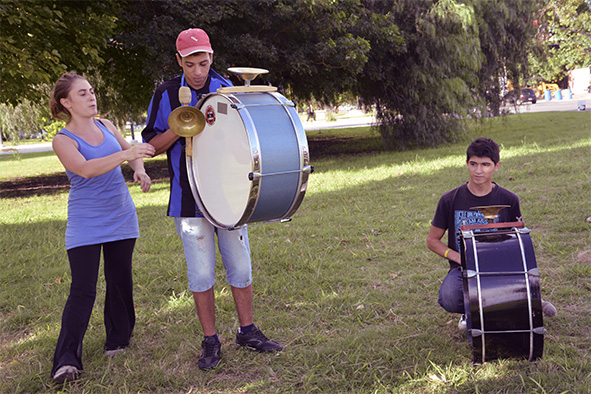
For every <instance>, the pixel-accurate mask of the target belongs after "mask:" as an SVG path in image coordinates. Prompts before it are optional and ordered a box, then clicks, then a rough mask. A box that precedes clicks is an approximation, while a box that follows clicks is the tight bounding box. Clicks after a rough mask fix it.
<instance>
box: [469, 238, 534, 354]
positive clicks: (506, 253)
mask: <svg viewBox="0 0 591 394" xmlns="http://www.w3.org/2000/svg"><path fill="white" fill-rule="evenodd" d="M461 240H462V250H461V255H462V268H463V287H464V306H465V310H466V318H467V330H468V337H469V340H470V343H471V345H472V351H473V357H474V362H475V363H483V362H485V361H490V360H494V359H499V358H525V359H528V360H529V361H534V360H535V359H537V358H539V357H541V356H542V353H543V348H544V335H543V332H544V330H543V316H542V301H541V293H540V279H539V271H538V268H537V264H536V258H535V254H534V249H533V245H532V241H531V237H530V235H529V230H527V229H525V231H524V230H518V229H510V230H499V229H495V230H493V231H474V232H472V231H470V232H462V234H461ZM476 273H478V275H477V274H476ZM534 330H535V332H534Z"/></svg>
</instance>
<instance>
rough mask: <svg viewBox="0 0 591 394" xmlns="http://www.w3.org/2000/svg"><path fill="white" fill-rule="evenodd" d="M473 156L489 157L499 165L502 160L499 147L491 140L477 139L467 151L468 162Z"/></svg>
mask: <svg viewBox="0 0 591 394" xmlns="http://www.w3.org/2000/svg"><path fill="white" fill-rule="evenodd" d="M472 156H476V157H488V158H490V159H491V160H492V161H493V163H495V164H497V163H498V162H499V161H500V160H501V159H500V154H499V145H498V144H497V143H496V142H494V141H493V140H491V139H490V138H482V137H481V138H476V139H475V140H474V141H472V143H471V144H470V145H469V146H468V149H467V150H466V162H467V161H468V160H470V158H471V157H472Z"/></svg>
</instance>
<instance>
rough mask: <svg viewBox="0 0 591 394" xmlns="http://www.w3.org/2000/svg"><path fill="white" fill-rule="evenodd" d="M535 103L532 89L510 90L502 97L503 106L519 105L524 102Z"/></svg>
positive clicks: (534, 94)
mask: <svg viewBox="0 0 591 394" xmlns="http://www.w3.org/2000/svg"><path fill="white" fill-rule="evenodd" d="M536 101H537V99H536V93H535V92H534V91H533V89H529V88H522V89H519V90H518V89H514V90H510V91H509V92H508V93H507V94H506V95H504V96H503V99H502V102H503V105H507V104H517V105H521V104H523V103H525V102H531V103H532V104H535V103H536Z"/></svg>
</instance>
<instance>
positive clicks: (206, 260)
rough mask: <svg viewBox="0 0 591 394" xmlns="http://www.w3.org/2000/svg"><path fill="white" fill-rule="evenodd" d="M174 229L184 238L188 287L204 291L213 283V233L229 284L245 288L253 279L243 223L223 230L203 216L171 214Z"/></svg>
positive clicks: (195, 290) (246, 235)
mask: <svg viewBox="0 0 591 394" xmlns="http://www.w3.org/2000/svg"><path fill="white" fill-rule="evenodd" d="M174 222H175V225H176V231H177V233H178V235H179V237H180V238H181V241H182V242H183V248H184V250H185V259H186V261H187V273H188V276H189V290H191V291H193V292H203V291H206V290H209V289H211V288H212V287H213V285H214V283H215V236H216V234H217V238H218V248H219V250H220V254H221V256H222V263H223V265H224V268H225V270H226V282H228V284H230V286H233V287H238V288H245V287H247V286H249V285H250V284H251V283H252V265H251V261H250V246H249V244H248V232H247V230H246V227H243V228H240V229H237V230H232V231H230V230H226V229H221V228H217V227H214V226H213V225H212V224H211V223H209V222H208V221H207V219H205V218H202V217H200V218H178V217H177V218H174Z"/></svg>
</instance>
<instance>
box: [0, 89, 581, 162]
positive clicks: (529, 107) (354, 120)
mask: <svg viewBox="0 0 591 394" xmlns="http://www.w3.org/2000/svg"><path fill="white" fill-rule="evenodd" d="M581 101H582V102H584V103H585V107H586V110H587V111H591V93H581V94H574V95H573V97H572V99H570V100H566V99H564V100H550V101H546V100H539V101H538V102H537V103H536V104H531V103H527V104H524V105H520V106H511V107H506V108H507V109H508V110H509V111H510V112H511V113H533V112H547V111H577V110H578V106H579V103H580V102H581ZM374 120H375V119H374V118H372V117H362V116H359V117H351V118H341V119H339V120H337V121H335V122H327V121H314V122H302V124H303V126H304V129H305V130H321V129H335V128H344V127H356V126H367V125H370V124H372V123H373V122H374ZM137 137H139V136H137V135H136V138H137ZM129 139H130V138H128V140H129ZM50 150H51V143H50V142H43V143H39V144H25V145H16V146H14V145H4V146H1V147H0V155H11V154H14V153H31V152H47V151H50Z"/></svg>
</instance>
